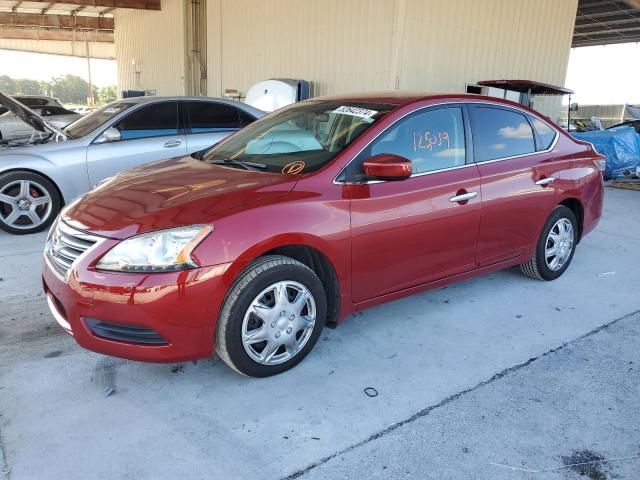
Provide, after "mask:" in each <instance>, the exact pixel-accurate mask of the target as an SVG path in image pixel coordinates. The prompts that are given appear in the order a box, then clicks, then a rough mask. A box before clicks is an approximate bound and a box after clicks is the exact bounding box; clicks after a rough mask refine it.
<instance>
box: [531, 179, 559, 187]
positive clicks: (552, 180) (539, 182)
mask: <svg viewBox="0 0 640 480" xmlns="http://www.w3.org/2000/svg"><path fill="white" fill-rule="evenodd" d="M555 181H556V179H555V178H553V177H547V178H541V179H540V180H538V181H537V182H536V185H542V186H543V187H544V186H545V185H549V184H551V183H553V182H555Z"/></svg>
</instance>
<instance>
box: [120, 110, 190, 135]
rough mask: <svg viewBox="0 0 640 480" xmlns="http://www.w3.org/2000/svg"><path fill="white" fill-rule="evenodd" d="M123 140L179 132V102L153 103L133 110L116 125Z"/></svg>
mask: <svg viewBox="0 0 640 480" xmlns="http://www.w3.org/2000/svg"><path fill="white" fill-rule="evenodd" d="M114 126H115V128H117V129H118V130H119V131H120V135H121V138H122V140H133V139H138V138H150V137H162V136H165V135H176V134H177V133H178V102H163V103H153V104H151V105H146V106H143V107H142V108H139V109H138V110H135V111H133V112H131V113H130V114H129V115H127V116H126V117H124V119H122V120H121V121H120V122H118V123H117V124H116V125H114Z"/></svg>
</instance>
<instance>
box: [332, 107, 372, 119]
mask: <svg viewBox="0 0 640 480" xmlns="http://www.w3.org/2000/svg"><path fill="white" fill-rule="evenodd" d="M333 113H341V114H342V115H353V116H354V117H360V118H371V117H373V116H374V115H375V114H376V113H378V111H377V110H369V109H368V108H361V107H349V106H347V105H343V106H342V107H338V108H336V109H335V110H334V111H333Z"/></svg>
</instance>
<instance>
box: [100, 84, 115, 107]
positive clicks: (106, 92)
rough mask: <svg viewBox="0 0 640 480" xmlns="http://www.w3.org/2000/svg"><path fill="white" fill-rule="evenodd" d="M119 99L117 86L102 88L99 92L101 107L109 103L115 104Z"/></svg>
mask: <svg viewBox="0 0 640 480" xmlns="http://www.w3.org/2000/svg"><path fill="white" fill-rule="evenodd" d="M117 99H118V91H117V90H116V86H115V85H109V86H107V87H102V88H101V89H100V90H99V91H98V103H99V104H100V105H104V104H107V103H109V102H113V101H114V100H117Z"/></svg>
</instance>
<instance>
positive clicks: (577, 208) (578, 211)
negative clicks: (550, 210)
mask: <svg viewBox="0 0 640 480" xmlns="http://www.w3.org/2000/svg"><path fill="white" fill-rule="evenodd" d="M558 205H564V206H565V207H567V208H568V209H569V210H571V211H572V212H573V214H574V215H575V216H576V221H577V222H578V242H579V241H580V240H581V239H582V232H583V229H584V206H583V205H582V202H581V201H580V200H579V199H577V198H575V197H569V198H565V199H564V200H562V201H561V202H560V203H559V204H558Z"/></svg>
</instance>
